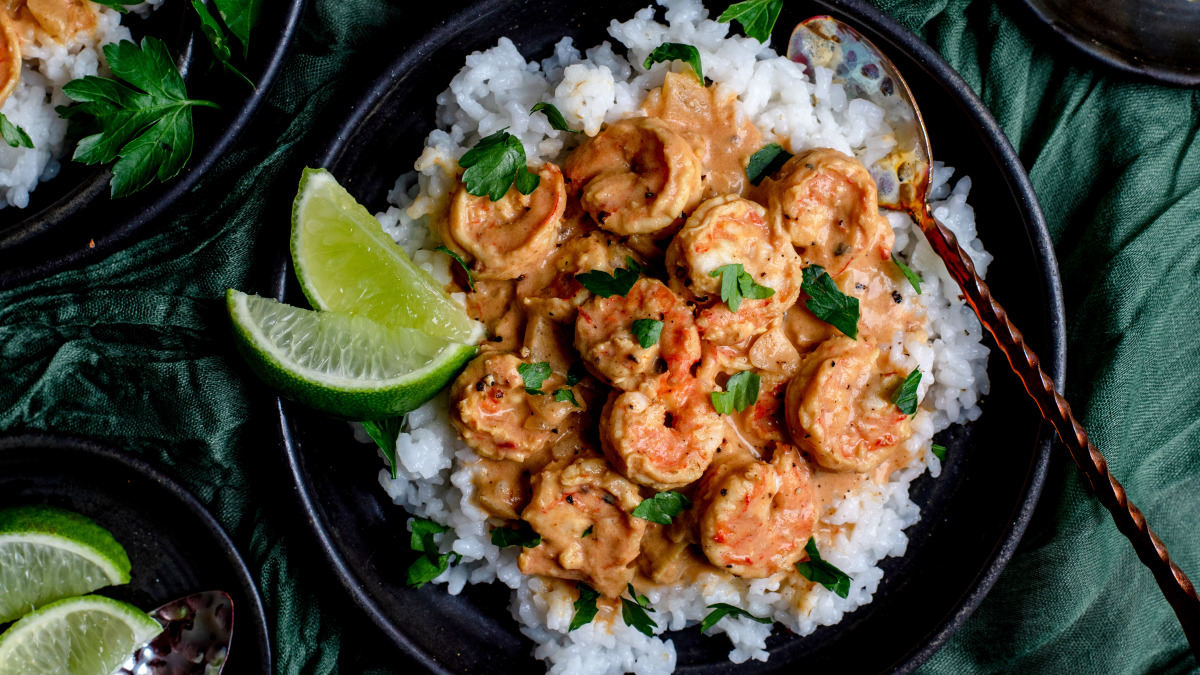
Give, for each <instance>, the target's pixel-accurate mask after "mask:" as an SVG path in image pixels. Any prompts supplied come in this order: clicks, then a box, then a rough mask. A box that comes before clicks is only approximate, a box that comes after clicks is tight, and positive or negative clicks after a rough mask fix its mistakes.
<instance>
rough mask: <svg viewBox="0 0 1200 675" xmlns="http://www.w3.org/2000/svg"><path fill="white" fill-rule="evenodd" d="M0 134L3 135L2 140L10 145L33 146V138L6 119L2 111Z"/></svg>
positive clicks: (0, 114)
mask: <svg viewBox="0 0 1200 675" xmlns="http://www.w3.org/2000/svg"><path fill="white" fill-rule="evenodd" d="M0 136H2V137H4V142H5V143H8V144H9V145H11V146H12V147H14V148H15V147H18V146H22V145H23V146H25V147H27V148H32V147H33V139H32V138H30V137H29V134H27V133H25V130H24V129H22V128H21V127H19V126H17V125H15V124H13V123H12V122H9V121H8V118H7V117H5V116H4V113H0Z"/></svg>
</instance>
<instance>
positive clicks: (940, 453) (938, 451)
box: [929, 443, 946, 462]
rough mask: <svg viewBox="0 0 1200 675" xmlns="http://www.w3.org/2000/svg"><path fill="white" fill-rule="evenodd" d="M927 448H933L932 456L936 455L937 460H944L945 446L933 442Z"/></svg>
mask: <svg viewBox="0 0 1200 675" xmlns="http://www.w3.org/2000/svg"><path fill="white" fill-rule="evenodd" d="M929 449H930V450H933V456H934V457H937V458H938V460H940V461H943V462H944V461H946V446H944V445H938V444H937V443H934V444H933V445H932V446H930V448H929Z"/></svg>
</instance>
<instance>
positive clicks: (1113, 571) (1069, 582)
mask: <svg viewBox="0 0 1200 675" xmlns="http://www.w3.org/2000/svg"><path fill="white" fill-rule="evenodd" d="M875 2H876V4H877V5H878V6H879V7H880V8H882V9H883V10H884V11H886V12H888V13H890V14H891V15H893V16H895V17H897V18H898V19H899V20H900V21H901V22H902V23H903V24H904V25H906V26H907V27H909V28H910V29H912V30H914V31H916V32H917V33H918V34H919V35H920V36H921V37H923V38H924V39H925V40H927V41H928V42H929V43H930V44H932V45H933V46H934V47H935V48H936V49H937V50H938V51H939V52H940V53H941V54H942V55H943V56H945V57H946V58H947V59H948V60H949V61H950V63H951V64H952V65H953V66H954V67H955V68H956V69H957V70H958V71H959V72H960V73H962V75H963V76H964V77H965V78H966V80H967V82H968V83H970V84H971V86H972V87H973V88H974V89H975V90H976V91H977V92H978V93H979V94H980V95H981V96H982V97H983V100H984V102H985V103H986V104H987V105H988V107H989V108H990V109H991V110H992V112H993V113H994V114H995V116H996V118H997V119H998V120H999V122H1000V124H1001V126H1002V127H1003V128H1004V130H1005V132H1006V133H1007V134H1008V136H1009V138H1010V139H1011V140H1012V142H1013V145H1014V146H1015V147H1016V148H1017V151H1018V152H1019V154H1020V156H1021V158H1022V160H1023V161H1024V163H1025V165H1026V167H1027V168H1028V169H1029V173H1030V176H1031V177H1032V179H1033V182H1034V186H1035V188H1036V189H1037V192H1038V196H1039V198H1040V199H1041V202H1042V205H1043V208H1044V210H1045V212H1046V216H1047V220H1048V221H1049V224H1050V229H1051V233H1052V234H1053V236H1054V240H1055V242H1056V244H1057V247H1058V255H1059V258H1060V261H1061V265H1062V271H1063V284H1064V287H1065V291H1066V302H1067V311H1068V321H1069V323H1068V330H1069V339H1070V345H1069V352H1068V353H1069V366H1068V391H1067V394H1068V397H1069V398H1070V400H1071V402H1072V404H1073V405H1074V407H1075V410H1076V412H1077V413H1079V414H1080V415H1081V416H1082V417H1083V420H1084V422H1085V424H1086V425H1087V428H1088V429H1089V431H1090V432H1091V433H1092V436H1093V438H1094V440H1095V441H1096V443H1097V445H1098V446H1099V447H1100V448H1102V449H1103V450H1104V451H1105V452H1106V454H1107V456H1108V458H1109V461H1110V465H1111V466H1112V469H1113V471H1114V473H1115V474H1116V475H1117V476H1118V477H1119V478H1120V479H1121V480H1122V481H1123V482H1124V484H1125V486H1126V488H1127V489H1128V491H1129V493H1130V496H1131V497H1132V499H1133V500H1134V501H1135V502H1136V503H1137V504H1138V505H1139V506H1140V507H1141V508H1142V509H1143V510H1144V511H1145V512H1146V514H1147V516H1148V518H1149V519H1150V522H1151V523H1152V524H1153V526H1154V527H1155V529H1156V530H1157V532H1158V533H1159V535H1160V536H1161V537H1162V538H1163V540H1164V541H1165V542H1166V543H1167V545H1168V547H1169V548H1170V549H1171V552H1172V554H1173V555H1174V557H1175V559H1176V560H1177V561H1178V563H1179V564H1180V566H1181V567H1182V568H1183V569H1184V570H1185V571H1187V572H1189V573H1190V574H1191V576H1192V577H1193V578H1197V579H1200V535H1197V533H1196V527H1195V524H1196V523H1197V522H1198V521H1200V367H1197V364H1196V357H1195V354H1197V353H1200V331H1197V330H1196V328H1195V326H1196V314H1197V311H1198V310H1200V290H1198V282H1200V223H1198V222H1197V221H1198V220H1200V142H1198V141H1197V127H1198V126H1200V92H1196V91H1190V90H1182V89H1173V88H1168V87H1160V86H1155V85H1151V84H1144V83H1138V82H1133V81H1130V80H1128V79H1127V78H1125V77H1123V76H1120V75H1113V74H1107V73H1099V72H1096V71H1095V70H1094V69H1093V68H1092V66H1091V65H1090V63H1089V62H1088V61H1086V60H1085V59H1083V58H1082V57H1079V56H1076V55H1075V54H1074V53H1073V52H1070V51H1069V50H1067V49H1066V48H1065V47H1063V46H1061V45H1059V44H1058V43H1057V42H1056V41H1055V40H1053V39H1052V38H1050V37H1048V34H1046V33H1045V32H1044V31H1042V30H1041V29H1040V27H1038V26H1036V25H1034V24H1033V22H1032V21H1030V20H1029V17H1028V15H1027V13H1026V12H1025V11H1023V10H1022V9H1021V8H1020V7H1019V4H1020V3H1016V2H1013V1H1012V0H1006V1H1005V2H1002V3H1000V2H997V3H993V2H986V1H984V0H974V1H971V0H922V1H919V2H914V1H912V0H875ZM404 5H405V3H395V2H393V3H388V2H386V0H311V1H310V6H309V8H308V10H307V12H306V15H305V17H304V21H303V25H302V28H301V30H300V32H299V35H298V37H297V40H296V43H295V46H294V48H293V51H292V54H291V57H290V59H289V61H288V63H287V65H286V67H285V68H284V70H283V72H282V74H281V75H280V79H279V81H278V82H277V84H276V86H275V88H274V89H273V90H272V92H271V95H270V97H269V100H268V101H267V103H266V105H265V106H264V109H263V110H262V111H261V112H260V114H259V116H258V117H257V119H256V121H255V122H254V124H253V126H252V127H251V128H250V129H249V131H248V132H247V133H246V134H245V135H244V136H243V138H242V140H241V141H240V142H239V143H238V145H237V149H236V150H235V151H234V152H233V153H231V154H230V155H229V156H228V157H226V158H225V159H223V160H222V162H221V163H220V164H219V166H217V167H216V169H215V170H214V171H212V172H211V173H210V174H209V175H208V176H206V177H205V178H204V179H203V180H202V181H201V182H200V184H199V185H198V186H197V188H196V189H195V190H193V191H192V193H190V194H189V196H188V197H187V198H185V199H184V200H183V201H182V202H181V203H180V204H179V205H178V206H177V207H176V208H175V209H173V214H172V216H171V217H170V218H168V219H165V220H164V221H163V222H161V223H160V224H158V225H157V226H156V228H155V232H154V233H153V234H152V235H150V236H149V237H148V238H146V239H145V240H143V241H141V242H139V243H136V244H134V245H132V246H131V247H130V248H128V249H127V250H125V251H122V252H119V253H116V254H114V255H112V256H110V257H109V258H107V259H105V260H103V261H101V262H99V263H97V264H95V265H92V266H90V267H88V268H86V269H82V270H78V271H71V272H66V273H62V274H58V275H56V276H53V277H51V278H48V279H45V280H42V281H38V282H34V283H30V284H27V285H25V286H23V287H20V288H16V289H14V290H11V291H7V292H3V293H0V373H3V375H0V429H5V430H18V429H49V430H57V431H63V432H70V433H75V434H79V435H84V436H89V437H93V438H96V439H98V440H101V441H104V442H107V443H109V444H112V445H115V446H118V447H122V448H126V449H128V450H129V451H130V452H133V453H137V454H139V455H141V456H143V457H144V458H146V459H147V460H149V461H151V462H153V463H155V464H157V465H158V466H161V467H164V468H165V469H166V470H167V471H168V472H169V473H171V474H172V475H174V476H175V477H177V478H179V479H180V480H182V481H183V482H184V483H186V484H187V485H188V486H189V487H190V488H191V490H192V491H193V492H194V493H195V494H196V495H197V496H198V497H199V498H200V499H201V500H202V501H204V502H205V503H207V504H208V505H209V506H210V508H211V509H212V510H213V511H214V513H215V514H216V515H217V517H218V518H219V519H220V520H221V522H222V523H223V524H224V525H225V527H226V528H227V529H228V530H229V532H230V534H231V535H232V536H233V538H234V540H235V541H236V542H237V543H238V544H239V546H240V547H241V548H242V550H243V552H244V553H245V554H246V555H247V558H248V562H249V563H250V565H251V567H252V568H253V570H254V572H255V573H256V574H257V577H258V581H259V584H260V587H261V589H262V592H263V595H264V597H265V600H266V605H267V610H268V615H269V618H270V621H271V623H272V628H273V631H274V636H273V637H274V649H275V656H276V663H277V671H278V672H280V673H304V674H310V673H311V674H323V673H334V672H344V673H360V672H378V673H398V672H402V671H405V670H411V669H412V666H411V665H408V664H409V661H408V659H407V658H406V657H405V656H404V655H403V654H401V653H400V652H398V651H397V650H396V649H395V648H394V647H392V646H391V645H390V643H389V642H388V641H387V640H386V639H385V638H384V637H383V636H382V635H381V634H380V633H378V632H377V631H375V630H374V629H373V628H371V627H370V626H369V625H368V624H367V622H366V620H365V619H364V618H363V617H362V616H361V615H360V614H359V613H358V611H357V610H356V609H355V608H354V607H353V606H352V605H351V604H350V603H349V602H348V601H347V600H346V599H345V598H344V597H343V594H342V593H341V592H340V589H339V587H337V585H336V584H333V585H331V584H329V583H327V580H328V572H327V570H326V569H325V566H324V563H323V561H322V559H321V558H320V556H319V555H318V554H317V553H316V552H315V549H314V548H313V544H312V542H311V538H310V536H309V535H308V534H307V533H306V532H305V531H304V529H303V527H302V524H301V523H300V519H299V517H298V515H297V513H296V511H295V508H294V506H293V504H294V502H293V500H292V497H291V495H290V494H289V492H290V491H289V489H288V487H287V479H286V476H285V475H284V472H283V469H282V458H281V456H280V451H279V450H278V449H277V447H276V444H275V439H274V436H273V434H272V432H271V416H272V409H271V401H270V397H269V395H268V392H267V391H265V390H264V389H263V388H262V387H261V386H260V385H258V384H257V383H256V382H255V381H253V380H252V379H250V378H249V377H248V375H247V372H246V370H245V369H244V368H243V367H242V364H241V363H240V361H239V360H238V358H237V356H236V355H235V354H234V353H233V351H232V346H231V342H230V339H229V337H228V327H227V322H226V319H225V315H224V305H223V293H224V290H225V288H227V287H230V286H232V287H236V288H242V289H262V288H265V281H266V280H265V278H264V274H265V269H264V266H263V264H262V259H263V257H264V256H268V255H270V254H271V253H273V252H274V251H275V247H276V246H277V245H278V242H279V241H280V240H281V238H282V237H284V236H285V233H286V231H287V228H288V222H287V213H288V201H289V200H290V198H291V196H292V195H293V194H294V185H295V182H296V181H297V180H298V177H299V175H300V168H301V167H302V166H303V165H304V163H305V162H307V161H310V160H311V158H312V157H313V156H314V154H315V151H316V149H317V148H318V147H319V146H320V144H321V143H322V142H323V141H324V140H325V139H326V138H327V136H328V133H329V129H330V125H331V124H333V123H335V122H336V121H337V120H338V119H339V118H340V117H341V115H343V114H344V113H345V112H346V110H347V108H348V104H349V99H348V98H347V97H352V96H354V95H356V93H357V92H358V91H360V90H361V87H362V86H363V85H364V84H365V82H366V81H368V80H369V78H370V76H372V75H373V74H375V73H377V72H378V69H379V67H380V65H381V64H384V63H387V62H389V61H390V59H391V58H392V56H393V53H392V52H391V50H393V49H394V48H395V46H396V45H399V44H405V43H406V42H407V41H410V40H411V39H412V38H413V37H414V36H415V35H416V34H417V33H419V31H420V30H421V29H423V28H424V27H426V26H427V25H428V22H424V21H417V20H414V17H413V16H411V15H410V14H409V12H407V11H405V9H404ZM459 65H460V64H445V65H440V64H435V65H434V67H444V68H446V70H447V79H448V78H449V77H450V75H451V74H452V73H453V71H454V70H456V69H457V67H458V66H459ZM235 658H236V657H235ZM924 670H925V671H926V672H930V673H943V672H944V673H992V672H1053V673H1074V672H1087V673H1092V672H1097V673H1141V672H1147V671H1159V672H1169V673H1181V672H1198V671H1200V668H1198V667H1197V663H1196V660H1195V658H1194V657H1193V656H1191V655H1190V654H1189V653H1188V651H1187V646H1186V642H1185V641H1184V638H1183V633H1182V630H1181V629H1180V628H1179V626H1178V625H1177V624H1176V622H1175V619H1174V616H1173V614H1172V613H1171V611H1170V608H1169V607H1168V606H1167V604H1166V602H1165V601H1164V600H1163V599H1162V597H1161V595H1160V593H1159V592H1158V589H1157V587H1156V586H1155V584H1154V581H1153V579H1152V578H1151V576H1150V574H1149V572H1148V571H1147V570H1145V569H1144V568H1143V567H1141V565H1140V564H1139V563H1138V561H1137V559H1136V557H1135V556H1134V554H1133V551H1132V549H1131V548H1130V547H1129V546H1128V544H1126V543H1125V541H1124V539H1123V538H1122V537H1121V536H1120V534H1119V533H1118V532H1117V530H1116V528H1115V527H1114V526H1113V525H1112V522H1111V520H1110V519H1109V517H1108V515H1107V513H1106V512H1105V511H1104V510H1103V509H1102V508H1101V507H1100V506H1099V505H1098V504H1097V503H1096V502H1095V501H1094V500H1093V499H1092V498H1091V497H1090V496H1089V495H1088V494H1087V493H1086V492H1085V490H1084V487H1083V485H1082V483H1081V482H1080V480H1079V478H1078V476H1077V475H1076V471H1075V469H1074V467H1073V466H1071V465H1070V461H1069V459H1068V458H1067V457H1066V455H1065V453H1058V454H1056V456H1055V459H1054V463H1053V465H1052V470H1051V473H1050V477H1049V479H1048V481H1047V484H1046V488H1045V491H1044V493H1043V496H1042V501H1041V503H1040V506H1039V507H1038V510H1037V513H1036V515H1035V517H1034V520H1033V522H1032V523H1031V524H1030V526H1029V530H1028V532H1027V533H1026V535H1025V539H1024V540H1023V542H1022V544H1021V546H1020V548H1019V549H1018V551H1017V554H1016V555H1015V557H1014V558H1013V561H1012V562H1011V563H1010V565H1009V566H1008V568H1007V570H1006V571H1005V572H1004V574H1003V575H1002V576H1001V577H1000V580H999V582H998V583H997V584H996V586H995V588H994V589H993V590H992V592H991V594H990V595H989V596H988V598H987V599H986V600H985V601H984V602H983V604H982V605H981V606H980V608H979V610H978V611H977V612H976V613H975V615H974V616H973V617H972V618H971V619H970V620H969V621H968V622H967V624H966V625H965V626H964V627H963V628H962V630H960V631H959V632H958V633H957V634H956V635H955V636H954V637H953V638H952V639H951V640H950V642H949V643H948V644H947V645H946V647H945V648H944V649H942V650H941V651H940V652H939V653H938V654H937V655H935V656H934V657H933V659H932V660H931V661H930V662H929V663H928V664H927V665H926V666H925V668H924Z"/></svg>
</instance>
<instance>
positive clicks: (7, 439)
mask: <svg viewBox="0 0 1200 675" xmlns="http://www.w3.org/2000/svg"><path fill="white" fill-rule="evenodd" d="M22 448H34V449H45V450H57V449H61V448H69V449H70V450H73V451H75V452H80V453H83V454H88V455H93V456H95V457H100V458H102V459H104V460H106V461H109V462H113V463H116V464H120V465H122V466H124V467H126V468H128V469H129V470H131V471H133V472H134V473H138V474H141V475H142V476H144V477H145V478H147V479H149V480H150V481H152V482H154V483H157V484H158V485H160V486H161V487H162V488H163V489H165V490H167V491H168V492H170V493H171V494H172V495H173V496H174V497H175V498H177V499H178V500H179V501H180V503H182V504H183V505H184V506H185V507H186V508H187V510H188V511H190V512H192V514H193V515H195V516H196V517H197V518H198V519H200V522H202V523H204V527H205V529H207V530H208V533H209V534H210V535H211V536H212V537H213V539H215V540H217V541H218V542H219V543H220V547H221V551H222V553H224V554H225V557H226V559H227V560H228V561H229V564H230V567H231V568H232V569H233V572H234V576H236V577H237V580H238V582H239V584H240V585H241V586H242V588H241V591H242V593H244V594H245V596H244V597H245V598H246V599H247V600H249V602H250V607H248V608H246V609H245V610H242V611H240V612H239V613H238V614H237V619H236V620H237V621H239V622H241V621H246V620H247V619H248V618H249V619H250V620H251V621H253V622H254V627H255V629H256V630H255V632H256V633H257V637H258V640H257V642H258V649H259V654H260V655H261V657H262V660H261V662H260V663H259V664H258V665H259V667H261V668H262V671H261V672H263V673H264V675H265V674H267V673H271V672H274V655H273V654H272V653H271V630H270V627H269V626H268V624H267V614H266V610H265V608H264V607H263V601H262V595H261V594H260V593H259V592H258V585H257V584H256V583H255V582H254V578H253V577H252V576H251V575H250V568H248V567H247V566H246V562H245V560H243V559H242V556H241V553H240V552H239V551H238V548H237V546H236V545H235V544H234V543H233V540H232V539H230V538H229V534H228V533H227V532H225V528H223V527H221V524H220V523H219V522H217V519H216V518H214V517H213V515H212V514H211V513H209V511H208V509H207V508H206V507H205V506H204V505H203V504H201V503H200V501H199V500H198V499H196V497H195V496H194V495H192V493H191V492H188V490H187V489H186V488H184V487H183V486H182V485H180V484H179V483H177V482H175V480H174V479H173V478H171V477H170V476H167V475H166V474H164V473H163V472H162V471H159V470H158V469H156V468H154V467H153V466H151V465H150V464H147V463H146V462H144V461H142V460H140V459H137V458H136V457H131V456H130V455H129V454H127V453H123V452H121V451H119V450H115V449H113V448H111V447H108V446H106V445H102V444H100V443H97V442H95V441H92V440H89V439H86V438H81V437H78V436H69V435H66V434H57V433H49V432H43V431H23V432H13V433H6V434H4V435H0V452H5V451H6V450H17V449H22ZM235 611H236V610H235ZM247 614H248V615H249V616H247ZM251 617H252V618H251ZM239 672H242V669H241V668H240V667H239Z"/></svg>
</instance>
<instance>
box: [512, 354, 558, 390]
mask: <svg viewBox="0 0 1200 675" xmlns="http://www.w3.org/2000/svg"><path fill="white" fill-rule="evenodd" d="M551 372H553V371H551V370H550V364H549V363H546V362H545V361H539V362H537V363H522V364H520V365H518V366H517V374H518V375H520V376H521V379H522V380H523V381H524V382H525V392H526V393H528V394H534V395H538V396H540V395H543V394H545V392H544V391H542V382H545V381H546V378H547V377H550V373H551Z"/></svg>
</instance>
